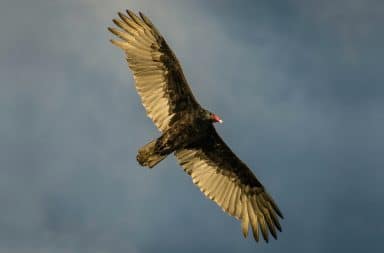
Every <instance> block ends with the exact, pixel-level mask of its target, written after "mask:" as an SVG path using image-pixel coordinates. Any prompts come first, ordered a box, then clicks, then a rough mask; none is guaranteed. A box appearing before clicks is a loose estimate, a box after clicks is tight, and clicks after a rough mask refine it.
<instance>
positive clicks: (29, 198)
mask: <svg viewBox="0 0 384 253" xmlns="http://www.w3.org/2000/svg"><path fill="white" fill-rule="evenodd" d="M126 8H130V9H132V10H134V11H139V10H140V11H143V12H144V13H145V14H146V15H147V16H148V17H150V18H151V19H152V21H153V23H155V25H156V26H157V28H158V29H159V30H160V32H161V33H162V34H163V35H164V37H165V38H166V40H167V41H168V43H169V44H170V46H171V48H172V49H173V50H174V52H175V53H176V55H177V56H178V58H179V60H180V62H181V64H182V66H183V69H184V73H185V75H186V76H187V79H188V81H189V83H190V85H191V88H192V90H193V91H194V93H195V95H196V97H197V98H198V100H199V101H200V103H201V104H202V105H204V106H205V107H206V108H207V109H209V110H211V111H213V112H215V113H217V114H218V115H220V116H221V117H222V118H223V119H224V122H225V124H223V125H219V126H217V129H218V131H219V132H220V134H221V135H222V136H223V139H225V140H226V142H227V144H228V145H230V146H231V148H232V149H233V150H234V151H235V152H236V153H237V154H238V156H239V157H240V158H241V159H243V160H244V161H245V162H246V163H247V164H248V165H249V166H250V167H251V168H252V170H253V171H254V172H255V174H256V175H257V176H258V178H259V179H260V180H261V181H262V182H263V184H264V185H265V186H266V188H267V189H268V191H269V192H270V194H271V195H272V196H273V197H274V198H275V200H276V202H277V203H278V204H279V206H280V208H281V210H282V211H283V213H284V215H285V217H286V218H285V219H284V220H283V222H282V226H283V232H282V233H280V234H279V239H278V240H277V241H272V242H271V243H269V244H265V243H259V244H256V243H255V242H254V241H253V239H252V238H249V239H243V237H242V234H241V229H240V224H239V222H238V221H237V220H235V219H233V218H232V217H229V216H228V215H226V214H225V213H223V212H222V211H221V209H220V208H218V207H217V206H216V205H215V204H214V203H213V202H211V201H209V200H207V199H205V198H204V197H203V195H202V194H201V192H200V191H199V190H198V189H197V188H196V187H195V186H194V185H193V184H192V182H191V180H190V178H189V176H188V175H186V174H185V173H184V172H183V170H182V169H181V168H180V167H179V166H178V164H177V162H176V161H175V159H174V157H169V158H168V159H166V160H165V161H163V162H161V163H160V164H159V165H158V166H157V167H156V168H154V169H153V170H147V169H145V168H141V167H140V166H139V165H138V164H137V162H136V160H135V157H136V152H137V149H138V148H139V147H141V146H142V145H144V144H145V143H147V142H148V141H149V140H151V139H153V138H156V137H157V136H159V133H158V131H157V130H156V129H155V127H154V126H153V124H152V122H151V121H150V120H149V119H148V118H147V117H146V116H145V113H144V109H143V107H142V106H141V104H140V100H139V97H138V95H137V94H136V92H135V89H134V86H133V79H132V76H131V73H130V72H129V71H128V69H127V66H126V63H125V60H124V57H123V53H122V52H121V51H120V50H118V49H117V48H115V47H113V46H112V45H111V44H110V43H109V41H108V40H109V39H110V38H111V37H112V36H111V34H109V33H108V32H107V27H108V26H111V25H112V22H111V20H112V18H115V17H116V13H117V12H118V11H123V10H125V9H126ZM383 23H384V2H383V1H374V0H336V1H328V0H326V1H315V0H290V1H267V0H265V1H219V0H212V1H202V0H201V1H188V2H187V1H168V0H164V1H149V0H148V1H144V0H137V1H123V0H111V1H95V0H76V1H75V0H67V1H59V0H33V1H26V0H24V1H22V0H5V1H1V3H0V32H1V33H0V34H1V39H0V85H1V86H0V120H1V124H0V140H1V141H0V165H1V168H0V204H1V208H0V253H27V252H28V253H29V252H31V253H36V252H39V253H40V252H41V253H64V252H65V253H66V252H71V253H86V252H92V253H101V252H112V253H114V252H116V253H120V252H121V253H122V252H125V253H127V252H128V253H147V252H156V253H162V252H164V253H168V252H220V253H222V252H255V251H257V252H268V253H277V252H295V253H296V252H311V253H317V252H318V253H320V252H348V253H351V252H370V253H373V252H383V251H384V246H383V238H384V221H383V218H384V217H383V213H384V189H383V183H384V170H383V169H384V156H383V150H384V144H383V143H384V134H383V129H384V113H383V111H384V110H383V108H384V85H383V83H384V77H383V65H384V61H383V58H384V50H383V45H384V33H383V28H382V26H383Z"/></svg>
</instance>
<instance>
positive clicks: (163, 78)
mask: <svg viewBox="0 0 384 253" xmlns="http://www.w3.org/2000/svg"><path fill="white" fill-rule="evenodd" d="M127 14H128V16H127V15H125V14H123V13H119V17H120V19H114V20H113V22H114V23H115V24H116V25H117V26H118V27H119V28H120V29H116V28H108V29H109V31H111V32H112V33H113V34H115V35H116V36H118V37H119V38H120V39H121V40H111V42H112V43H113V44H115V45H116V46H118V47H120V48H121V49H123V50H124V52H125V54H126V58H127V62H128V65H129V68H130V69H131V70H132V72H133V78H134V80H135V85H136V89H137V92H138V93H139V95H140V97H141V101H142V103H143V105H144V107H145V109H146V111H147V114H148V116H149V117H150V118H151V119H152V120H153V122H154V123H155V125H156V126H157V128H159V130H160V131H163V132H164V131H166V130H167V129H168V128H169V127H170V125H171V123H172V121H171V120H172V118H173V117H174V116H175V115H177V114H178V112H181V111H184V110H193V109H196V108H198V107H199V104H198V103H197V102H196V100H195V98H194V97H193V94H192V92H191V89H190V88H189V86H188V83H187V81H186V79H185V77H184V74H183V71H182V69H181V66H180V64H179V62H178V60H177V58H176V56H175V55H174V53H173V52H172V51H171V49H170V48H169V46H168V45H167V43H166V42H165V40H164V38H163V37H162V36H161V35H160V33H159V32H158V31H157V29H156V28H155V26H154V25H153V24H152V23H151V21H150V20H149V19H148V18H147V17H146V16H144V15H143V14H142V13H139V14H140V17H138V16H137V15H136V14H134V13H133V12H131V11H130V10H127Z"/></svg>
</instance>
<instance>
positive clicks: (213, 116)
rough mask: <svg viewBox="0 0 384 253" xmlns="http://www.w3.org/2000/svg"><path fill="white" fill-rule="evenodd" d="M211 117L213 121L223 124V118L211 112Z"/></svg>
mask: <svg viewBox="0 0 384 253" xmlns="http://www.w3.org/2000/svg"><path fill="white" fill-rule="evenodd" d="M212 118H213V120H214V121H215V122H219V123H220V124H223V122H224V121H223V120H222V119H221V118H220V117H219V116H217V115H216V114H213V115H212Z"/></svg>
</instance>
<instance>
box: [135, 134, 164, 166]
mask: <svg viewBox="0 0 384 253" xmlns="http://www.w3.org/2000/svg"><path fill="white" fill-rule="evenodd" d="M156 141H157V140H153V141H151V142H149V143H148V144H146V145H144V146H143V147H142V148H140V149H139V152H138V154H137V156H136V160H137V161H138V162H139V164H140V165H141V166H146V167H149V168H152V167H153V166H155V165H156V164H158V163H159V162H161V161H162V160H163V159H164V158H165V157H167V155H168V154H165V155H161V154H159V153H158V152H156Z"/></svg>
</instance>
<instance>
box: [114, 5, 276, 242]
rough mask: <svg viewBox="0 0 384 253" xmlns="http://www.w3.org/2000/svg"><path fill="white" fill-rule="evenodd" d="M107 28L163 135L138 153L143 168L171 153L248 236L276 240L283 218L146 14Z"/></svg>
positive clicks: (128, 15) (127, 17) (128, 16)
mask: <svg viewBox="0 0 384 253" xmlns="http://www.w3.org/2000/svg"><path fill="white" fill-rule="evenodd" d="M113 22H114V23H115V24H116V26H117V27H118V28H108V30H109V31H110V32H112V33H113V34H114V35H116V36H117V37H118V38H119V39H113V40H111V42H112V43H113V44H114V45H116V46H117V47H119V48H121V49H122V50H123V51H124V53H125V56H126V60H127V62H128V66H129V68H130V69H131V71H132V73H133V78H134V80H135V86H136V90H137V92H138V94H139V95H140V97H141V101H142V104H143V105H144V107H145V109H146V112H147V115H148V116H149V118H151V119H152V121H153V122H154V123H155V125H156V126H157V128H158V129H159V130H160V132H161V133H162V135H161V136H160V137H159V138H157V139H155V140H153V141H151V142H149V143H148V144H146V145H144V146H143V147H142V148H140V149H139V151H138V154H137V157H136V159H137V161H138V162H139V164H140V165H142V166H146V167H149V168H152V167H154V166H155V165H156V164H158V163H159V162H160V161H162V160H163V159H164V158H165V157H167V156H168V155H169V154H171V153H173V154H174V155H175V156H176V158H177V160H178V161H179V163H180V165H181V166H182V167H183V169H184V171H185V172H186V173H188V174H189V175H190V176H191V178H192V181H193V183H195V184H196V185H197V186H198V187H199V188H200V190H201V191H202V192H203V193H204V194H205V196H206V197H208V198H209V199H211V200H213V201H214V202H215V203H216V204H217V205H219V206H220V207H221V208H222V209H223V210H224V211H225V212H226V213H228V214H229V215H231V216H234V217H235V218H237V219H239V220H240V221H241V228H242V233H243V235H244V237H247V235H248V230H249V225H250V226H251V228H252V232H253V236H254V238H255V240H256V241H259V234H260V231H261V234H262V236H263V238H264V240H265V241H266V242H268V235H269V233H270V234H271V235H272V236H273V237H274V238H275V239H276V238H277V230H279V231H281V226H280V223H279V217H280V218H283V215H282V213H281V211H280V210H279V208H278V207H277V205H276V204H275V202H274V201H273V199H272V197H271V196H270V195H269V194H268V193H267V192H266V190H265V188H264V186H263V185H262V184H261V183H260V181H259V180H258V179H257V178H256V176H255V175H254V174H253V173H252V171H251V170H250V169H249V168H248V166H247V165H246V164H245V163H244V162H242V161H241V160H240V159H239V158H238V157H237V156H236V155H235V154H234V153H233V152H232V151H231V149H230V148H229V147H228V146H227V145H226V144H225V142H224V141H223V140H222V139H221V137H220V136H219V134H218V133H217V132H216V130H215V127H214V126H213V123H216V122H218V123H223V121H222V119H221V118H220V117H219V116H218V115H216V114H214V113H212V112H210V111H208V110H206V109H204V108H203V107H201V106H200V105H199V103H198V102H197V101H196V99H195V97H194V96H193V94H192V91H191V89H190V87H189V85H188V82H187V80H186V78H185V76H184V74H183V70H182V69H181V66H180V63H179V61H178V60H177V58H176V56H175V54H174V53H173V52H172V50H171V49H170V48H169V46H168V44H167V43H166V41H165V39H164V38H163V36H161V34H160V33H159V31H158V30H157V29H156V28H155V26H154V25H153V24H152V22H151V21H150V20H149V19H148V18H147V17H146V16H145V15H143V14H142V13H140V12H139V15H136V14H135V13H133V12H132V11H130V10H127V13H126V14H123V13H119V18H118V19H114V20H113Z"/></svg>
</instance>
